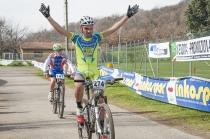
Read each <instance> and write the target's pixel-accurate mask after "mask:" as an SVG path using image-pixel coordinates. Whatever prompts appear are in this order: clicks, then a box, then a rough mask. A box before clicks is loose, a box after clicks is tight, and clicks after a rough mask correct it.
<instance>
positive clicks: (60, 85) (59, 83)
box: [51, 74, 65, 118]
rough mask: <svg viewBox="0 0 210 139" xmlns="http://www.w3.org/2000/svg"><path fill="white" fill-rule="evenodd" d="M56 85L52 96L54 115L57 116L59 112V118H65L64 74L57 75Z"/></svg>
mask: <svg viewBox="0 0 210 139" xmlns="http://www.w3.org/2000/svg"><path fill="white" fill-rule="evenodd" d="M55 78H56V84H55V87H54V89H53V94H52V102H51V103H52V105H53V113H54V114H56V113H57V111H58V117H59V118H63V113H64V107H65V102H64V101H65V99H64V98H65V84H64V74H56V77H55Z"/></svg>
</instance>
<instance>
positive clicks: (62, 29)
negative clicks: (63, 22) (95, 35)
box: [47, 16, 72, 39]
mask: <svg viewBox="0 0 210 139" xmlns="http://www.w3.org/2000/svg"><path fill="white" fill-rule="evenodd" d="M47 20H48V21H49V22H50V24H51V25H52V26H53V27H54V28H55V30H57V31H58V32H59V33H60V34H62V35H64V36H66V37H67V38H68V39H69V38H70V37H71V35H72V34H71V32H68V31H66V30H65V29H64V28H62V27H61V26H60V25H59V24H58V23H57V22H56V21H55V20H54V19H53V18H52V17H51V16H49V17H48V18H47Z"/></svg>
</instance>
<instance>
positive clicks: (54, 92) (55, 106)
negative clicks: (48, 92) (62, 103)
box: [52, 89, 57, 114]
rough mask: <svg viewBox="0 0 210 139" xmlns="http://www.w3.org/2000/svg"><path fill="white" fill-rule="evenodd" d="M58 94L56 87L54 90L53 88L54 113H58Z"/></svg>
mask: <svg viewBox="0 0 210 139" xmlns="http://www.w3.org/2000/svg"><path fill="white" fill-rule="evenodd" d="M56 94H57V90H56V89H54V90H53V101H52V105H53V113H54V114H56V113H57V100H56Z"/></svg>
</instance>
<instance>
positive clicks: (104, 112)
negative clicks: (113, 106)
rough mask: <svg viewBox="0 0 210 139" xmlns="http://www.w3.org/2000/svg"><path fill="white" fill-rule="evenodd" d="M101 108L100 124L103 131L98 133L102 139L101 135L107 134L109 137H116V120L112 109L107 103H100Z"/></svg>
mask: <svg viewBox="0 0 210 139" xmlns="http://www.w3.org/2000/svg"><path fill="white" fill-rule="evenodd" d="M98 108H99V119H100V120H99V125H100V128H101V131H102V133H101V134H99V133H98V134H97V135H98V138H99V139H100V138H101V136H107V137H108V138H109V139H115V130H114V122H113V118H112V113H111V110H110V109H109V106H108V105H107V104H106V103H102V104H99V105H98Z"/></svg>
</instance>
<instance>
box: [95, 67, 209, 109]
mask: <svg viewBox="0 0 210 139" xmlns="http://www.w3.org/2000/svg"><path fill="white" fill-rule="evenodd" d="M99 69H100V75H102V76H103V75H111V76H113V77H122V78H123V81H121V83H123V84H124V85H126V86H127V87H129V88H130V89H131V90H133V91H134V92H135V93H137V94H139V95H142V96H145V97H148V98H151V99H155V100H159V101H163V102H166V103H170V104H175V105H179V106H184V107H188V108H193V109H197V110H202V111H207V112H210V80H208V79H204V78H199V77H182V78H153V77H148V76H143V75H141V74H138V73H134V72H125V71H123V70H117V69H113V68H107V67H105V66H100V67H99Z"/></svg>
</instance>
